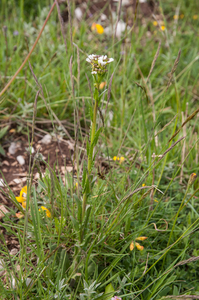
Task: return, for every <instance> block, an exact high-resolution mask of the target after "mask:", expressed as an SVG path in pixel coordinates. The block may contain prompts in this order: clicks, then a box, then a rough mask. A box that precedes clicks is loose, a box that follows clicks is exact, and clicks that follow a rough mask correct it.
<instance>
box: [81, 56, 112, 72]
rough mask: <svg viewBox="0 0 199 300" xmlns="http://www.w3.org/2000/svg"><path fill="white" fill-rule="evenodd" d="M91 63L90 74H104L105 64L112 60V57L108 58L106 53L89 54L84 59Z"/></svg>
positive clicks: (105, 70)
mask: <svg viewBox="0 0 199 300" xmlns="http://www.w3.org/2000/svg"><path fill="white" fill-rule="evenodd" d="M86 61H87V62H89V63H90V64H91V65H92V72H91V74H98V73H99V74H104V73H105V72H107V69H106V66H107V65H108V64H109V63H111V62H112V61H114V59H113V58H108V57H107V55H95V54H91V55H89V56H88V57H87V59H86Z"/></svg>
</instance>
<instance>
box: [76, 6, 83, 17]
mask: <svg viewBox="0 0 199 300" xmlns="http://www.w3.org/2000/svg"><path fill="white" fill-rule="evenodd" d="M82 15H83V13H82V10H81V8H79V7H77V8H76V9H75V17H76V18H77V19H78V20H81V18H82Z"/></svg>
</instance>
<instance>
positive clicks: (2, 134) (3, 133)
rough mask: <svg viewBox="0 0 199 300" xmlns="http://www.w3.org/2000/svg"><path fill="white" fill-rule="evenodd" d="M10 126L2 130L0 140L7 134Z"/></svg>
mask: <svg viewBox="0 0 199 300" xmlns="http://www.w3.org/2000/svg"><path fill="white" fill-rule="evenodd" d="M8 128H9V126H5V127H4V128H3V129H1V130H0V139H2V137H3V136H4V135H5V134H6V132H7V130H8Z"/></svg>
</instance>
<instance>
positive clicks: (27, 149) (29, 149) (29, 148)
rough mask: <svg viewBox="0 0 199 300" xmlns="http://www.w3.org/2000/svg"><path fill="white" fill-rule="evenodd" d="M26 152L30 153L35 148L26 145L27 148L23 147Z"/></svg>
mask: <svg viewBox="0 0 199 300" xmlns="http://www.w3.org/2000/svg"><path fill="white" fill-rule="evenodd" d="M25 149H26V151H27V152H29V153H30V154H33V153H35V149H34V148H33V147H28V148H25Z"/></svg>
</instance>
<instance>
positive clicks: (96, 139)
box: [92, 127, 102, 147]
mask: <svg viewBox="0 0 199 300" xmlns="http://www.w3.org/2000/svg"><path fill="white" fill-rule="evenodd" d="M101 131H102V127H100V128H99V129H98V131H97V132H96V133H95V136H94V139H93V142H92V147H95V145H96V144H97V141H98V139H99V135H100V133H101Z"/></svg>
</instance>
